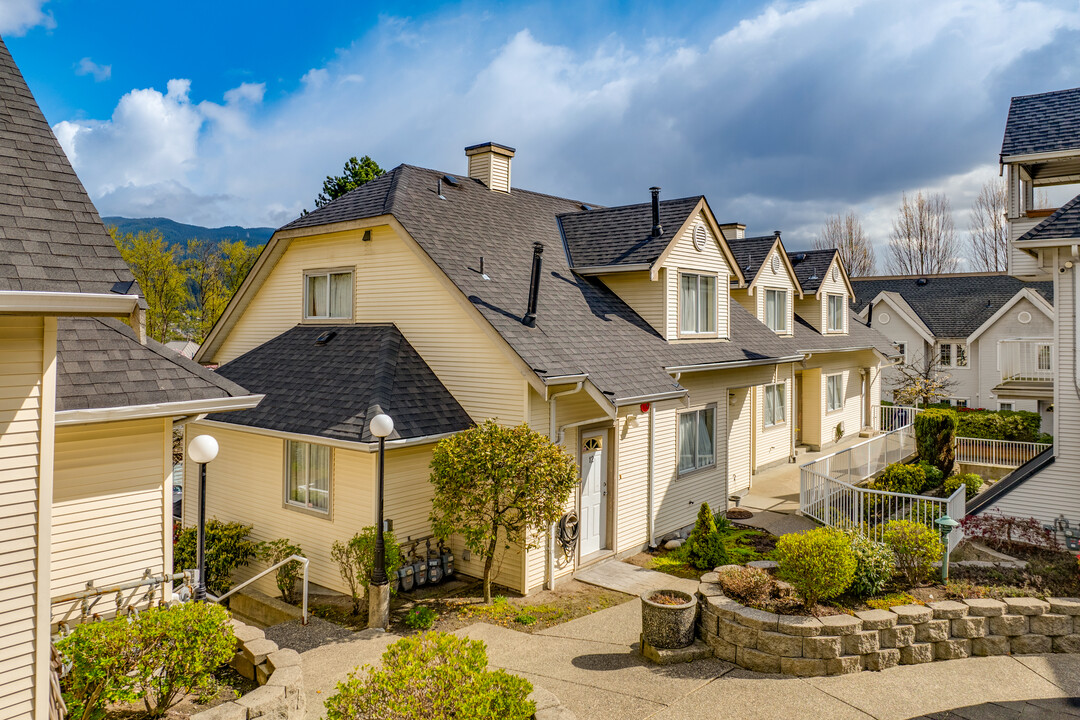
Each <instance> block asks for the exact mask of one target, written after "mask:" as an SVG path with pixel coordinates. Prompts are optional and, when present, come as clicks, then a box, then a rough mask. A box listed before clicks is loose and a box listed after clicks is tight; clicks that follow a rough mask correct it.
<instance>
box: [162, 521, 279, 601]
mask: <svg viewBox="0 0 1080 720" xmlns="http://www.w3.org/2000/svg"><path fill="white" fill-rule="evenodd" d="M250 533H251V526H250V525H245V524H243V523H240V522H230V523H224V522H221V521H220V520H216V519H211V520H209V521H208V522H207V523H206V548H205V550H206V587H207V589H209V590H210V592H212V593H214V594H215V595H223V594H225V593H227V592H228V591H229V588H231V587H232V586H233V579H232V574H233V571H234V570H236V569H237V568H241V567H244V566H246V565H247V564H248V563H249V562H251V561H252V560H254V559H255V557H256V556H257V555H258V554H259V543H257V542H255V541H254V540H249V539H248V535H249V534H250ZM197 543H198V531H197V530H196V529H195V528H193V527H189V528H184V529H183V530H180V531H179V532H177V533H176V540H175V541H174V543H173V572H182V571H184V570H190V569H192V568H194V567H195V563H196V557H195V555H196V547H195V546H196V544H197Z"/></svg>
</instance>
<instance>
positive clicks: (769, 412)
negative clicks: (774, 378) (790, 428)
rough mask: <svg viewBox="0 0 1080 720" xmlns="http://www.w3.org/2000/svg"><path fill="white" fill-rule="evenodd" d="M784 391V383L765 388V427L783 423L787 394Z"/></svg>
mask: <svg viewBox="0 0 1080 720" xmlns="http://www.w3.org/2000/svg"><path fill="white" fill-rule="evenodd" d="M784 390H785V385H784V383H775V384H773V385H766V386H765V398H764V404H765V418H764V420H765V427H769V426H770V425H779V424H780V423H782V422H784V418H785V415H784V403H785V402H786V401H787V394H786V393H785V392H784Z"/></svg>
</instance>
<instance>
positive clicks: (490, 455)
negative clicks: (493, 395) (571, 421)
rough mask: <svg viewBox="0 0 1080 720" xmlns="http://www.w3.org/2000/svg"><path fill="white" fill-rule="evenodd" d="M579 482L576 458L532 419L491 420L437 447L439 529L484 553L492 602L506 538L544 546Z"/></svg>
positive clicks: (435, 526) (434, 475)
mask: <svg viewBox="0 0 1080 720" xmlns="http://www.w3.org/2000/svg"><path fill="white" fill-rule="evenodd" d="M577 482H578V472H577V467H576V463H575V462H574V459H573V458H572V457H570V455H568V454H567V453H566V452H564V451H563V450H562V448H560V447H559V446H558V445H556V444H555V443H553V442H551V441H550V440H548V439H547V437H545V436H544V435H541V434H540V433H538V432H536V431H534V430H532V429H531V428H530V427H529V426H528V425H524V424H523V425H519V426H517V427H512V428H508V427H503V426H501V425H499V424H498V423H496V422H495V421H494V420H487V421H485V422H484V424H482V425H478V426H476V427H472V428H469V429H468V430H463V431H461V432H459V433H457V434H456V435H453V436H451V437H449V438H446V439H445V440H442V441H441V442H440V443H439V444H438V445H436V446H435V451H434V453H433V456H432V460H431V483H432V484H433V485H434V486H435V497H434V498H433V499H432V512H431V525H432V531H433V532H434V533H435V534H436V535H438V536H439V537H442V538H448V537H450V536H451V535H459V536H461V538H462V540H463V541H464V542H465V547H467V548H469V550H471V551H472V552H474V553H477V555H479V556H480V557H482V558H483V559H484V602H486V603H490V602H491V576H492V569H493V568H494V565H495V553H496V551H497V550H498V547H499V542H500V540H501V541H502V542H504V543H505V547H506V548H509V547H510V543H519V544H520V545H522V546H523V547H524V548H525V549H529V548H533V547H537V546H538V545H539V542H540V538H541V537H542V535H543V533H544V532H545V531H546V530H547V528H548V526H549V525H550V524H551V523H553V522H555V521H556V520H557V519H558V518H559V516H560V515H561V514H562V513H563V508H564V506H565V505H566V501H567V500H568V499H569V498H570V493H571V492H572V491H573V489H574V487H576V485H577Z"/></svg>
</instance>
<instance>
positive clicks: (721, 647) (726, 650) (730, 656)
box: [705, 636, 738, 663]
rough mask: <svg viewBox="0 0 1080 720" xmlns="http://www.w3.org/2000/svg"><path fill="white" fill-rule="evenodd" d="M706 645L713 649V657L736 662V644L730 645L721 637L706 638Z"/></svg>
mask: <svg viewBox="0 0 1080 720" xmlns="http://www.w3.org/2000/svg"><path fill="white" fill-rule="evenodd" d="M705 644H706V645H708V646H709V647H710V648H712V651H713V655H715V656H716V657H718V658H720V659H721V660H726V661H727V662H731V663H733V662H735V660H736V655H737V650H738V646H737V645H735V643H730V642H728V641H727V640H725V639H723V638H721V637H716V636H709V637H707V638H705Z"/></svg>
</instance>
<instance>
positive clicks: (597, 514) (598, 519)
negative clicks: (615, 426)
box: [579, 432, 607, 557]
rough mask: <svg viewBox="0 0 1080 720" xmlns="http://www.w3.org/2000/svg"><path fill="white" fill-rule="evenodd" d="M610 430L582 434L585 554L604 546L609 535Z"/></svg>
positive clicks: (581, 540) (581, 543)
mask: <svg viewBox="0 0 1080 720" xmlns="http://www.w3.org/2000/svg"><path fill="white" fill-rule="evenodd" d="M606 435H607V433H605V432H601V433H594V434H591V435H582V437H581V539H580V541H579V542H580V550H581V555H582V557H584V556H586V555H589V554H591V553H594V552H597V551H598V550H600V549H601V548H602V547H604V539H605V537H606V535H607V502H606V497H605V496H606V495H607V463H605V462H604V438H605V437H606Z"/></svg>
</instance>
